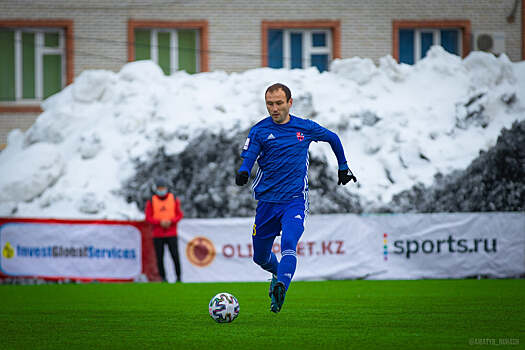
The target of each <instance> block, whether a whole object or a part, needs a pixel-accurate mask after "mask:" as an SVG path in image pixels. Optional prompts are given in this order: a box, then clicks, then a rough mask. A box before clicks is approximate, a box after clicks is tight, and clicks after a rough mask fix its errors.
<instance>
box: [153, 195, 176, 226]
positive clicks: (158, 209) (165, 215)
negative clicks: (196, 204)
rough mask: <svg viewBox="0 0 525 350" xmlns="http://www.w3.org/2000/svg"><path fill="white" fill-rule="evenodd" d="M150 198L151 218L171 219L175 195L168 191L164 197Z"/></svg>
mask: <svg viewBox="0 0 525 350" xmlns="http://www.w3.org/2000/svg"><path fill="white" fill-rule="evenodd" d="M152 200H153V201H152V204H153V218H154V219H155V220H168V221H171V220H173V218H174V217H175V197H173V194H172V193H168V195H167V196H166V198H164V199H162V198H160V197H159V196H153V198H152Z"/></svg>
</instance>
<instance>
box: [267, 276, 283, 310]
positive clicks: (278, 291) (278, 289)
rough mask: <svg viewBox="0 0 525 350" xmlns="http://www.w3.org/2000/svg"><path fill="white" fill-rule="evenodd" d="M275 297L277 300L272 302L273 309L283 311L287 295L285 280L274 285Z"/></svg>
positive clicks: (273, 292)
mask: <svg viewBox="0 0 525 350" xmlns="http://www.w3.org/2000/svg"><path fill="white" fill-rule="evenodd" d="M272 294H273V299H274V300H275V303H273V302H272V305H271V309H270V310H271V311H272V312H275V313H278V312H279V311H281V308H282V307H283V303H284V296H285V295H286V287H285V286H284V283H283V282H277V283H276V284H275V286H274V287H273V291H272Z"/></svg>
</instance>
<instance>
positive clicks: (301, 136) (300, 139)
mask: <svg viewBox="0 0 525 350" xmlns="http://www.w3.org/2000/svg"><path fill="white" fill-rule="evenodd" d="M297 139H298V140H299V141H302V140H304V135H303V133H302V132H299V131H298V132H297Z"/></svg>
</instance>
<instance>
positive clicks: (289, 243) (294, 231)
mask: <svg viewBox="0 0 525 350" xmlns="http://www.w3.org/2000/svg"><path fill="white" fill-rule="evenodd" d="M305 215H306V210H305V202H304V200H294V201H293V202H291V203H290V205H289V206H287V208H286V209H285V212H284V214H283V217H282V220H281V222H282V236H281V262H280V263H279V269H278V271H277V279H278V280H279V282H283V284H284V286H285V291H286V290H288V287H289V286H290V282H291V281H292V278H293V275H294V273H295V269H296V266H297V252H296V250H297V243H298V242H299V239H300V238H301V236H302V234H303V232H304V219H305Z"/></svg>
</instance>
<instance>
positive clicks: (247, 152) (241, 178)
mask: <svg viewBox="0 0 525 350" xmlns="http://www.w3.org/2000/svg"><path fill="white" fill-rule="evenodd" d="M260 151H261V145H260V143H259V141H258V140H257V135H256V132H255V130H254V129H253V128H252V130H250V134H249V135H248V138H247V139H246V142H245V143H244V147H243V148H242V153H241V158H242V159H243V161H242V164H241V167H240V168H239V170H238V171H237V173H236V174H235V184H236V185H237V186H242V185H245V184H246V183H247V182H248V178H249V177H250V173H251V171H252V168H253V164H255V160H256V159H257V157H258V156H259V152H260Z"/></svg>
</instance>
